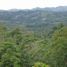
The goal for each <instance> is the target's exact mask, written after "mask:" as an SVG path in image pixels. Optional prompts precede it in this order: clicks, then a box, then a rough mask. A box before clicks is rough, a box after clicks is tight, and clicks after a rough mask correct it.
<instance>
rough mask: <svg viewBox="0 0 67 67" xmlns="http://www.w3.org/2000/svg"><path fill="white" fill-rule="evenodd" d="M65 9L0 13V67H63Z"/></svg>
mask: <svg viewBox="0 0 67 67" xmlns="http://www.w3.org/2000/svg"><path fill="white" fill-rule="evenodd" d="M66 8H67V7H57V8H35V9H32V10H18V9H12V10H0V67H67V9H66ZM63 9H64V10H63Z"/></svg>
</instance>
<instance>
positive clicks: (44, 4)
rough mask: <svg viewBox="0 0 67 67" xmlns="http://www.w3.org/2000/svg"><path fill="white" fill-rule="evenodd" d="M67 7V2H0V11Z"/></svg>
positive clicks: (49, 0) (30, 0)
mask: <svg viewBox="0 0 67 67" xmlns="http://www.w3.org/2000/svg"><path fill="white" fill-rule="evenodd" d="M64 5H67V0H0V9H12V8H18V9H27V8H29V9H31V8H35V7H56V6H64Z"/></svg>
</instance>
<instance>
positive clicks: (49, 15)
mask: <svg viewBox="0 0 67 67" xmlns="http://www.w3.org/2000/svg"><path fill="white" fill-rule="evenodd" d="M0 23H3V24H6V25H7V26H16V25H20V26H21V27H22V26H24V27H27V28H28V29H30V30H44V29H50V28H52V27H53V26H55V25H57V24H59V23H63V24H67V6H59V7H51V8H48V7H46V8H34V9H31V10H30V9H24V10H21V9H11V10H0Z"/></svg>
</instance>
